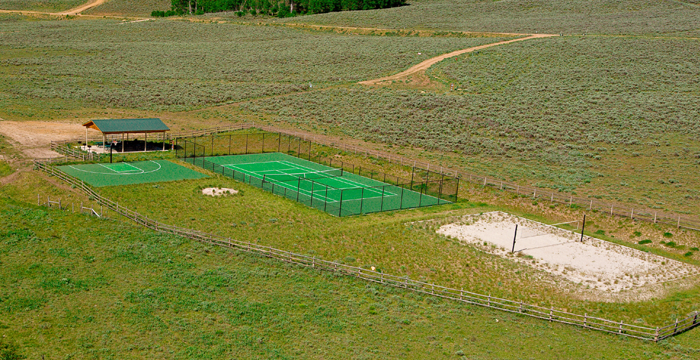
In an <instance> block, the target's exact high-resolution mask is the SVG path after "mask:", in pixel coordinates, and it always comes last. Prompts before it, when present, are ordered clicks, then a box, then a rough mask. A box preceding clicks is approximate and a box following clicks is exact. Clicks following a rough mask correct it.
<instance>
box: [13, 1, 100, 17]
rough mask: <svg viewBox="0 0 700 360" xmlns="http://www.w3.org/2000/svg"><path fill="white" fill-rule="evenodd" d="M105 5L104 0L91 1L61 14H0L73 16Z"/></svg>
mask: <svg viewBox="0 0 700 360" xmlns="http://www.w3.org/2000/svg"><path fill="white" fill-rule="evenodd" d="M104 3H105V0H91V1H88V2H87V3H85V4H83V5H80V6H77V7H74V8H72V9H69V10H66V11H61V12H56V13H52V12H45V11H30V10H0V13H5V14H12V13H15V14H27V15H52V16H75V15H80V13H81V12H83V11H85V10H87V9H91V8H94V7H95V6H100V5H102V4H104Z"/></svg>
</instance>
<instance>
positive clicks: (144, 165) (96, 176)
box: [59, 160, 206, 187]
mask: <svg viewBox="0 0 700 360" xmlns="http://www.w3.org/2000/svg"><path fill="white" fill-rule="evenodd" d="M59 169H61V170H62V171H64V172H65V173H67V174H69V175H71V176H73V177H75V178H77V179H79V180H82V181H85V182H86V183H88V184H90V185H92V186H96V187H102V186H122V185H131V184H143V183H154V182H163V181H177V180H184V179H201V178H204V177H206V175H204V174H201V173H199V172H196V171H194V170H191V169H188V168H186V167H184V166H181V165H178V164H174V163H172V162H170V161H167V160H152V161H139V162H132V163H113V164H109V163H106V164H85V165H65V166H60V167H59Z"/></svg>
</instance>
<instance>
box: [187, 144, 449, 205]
mask: <svg viewBox="0 0 700 360" xmlns="http://www.w3.org/2000/svg"><path fill="white" fill-rule="evenodd" d="M266 139H267V142H266ZM204 140H206V141H205V142H204V144H205V145H203V144H202V142H203V141H204ZM175 144H176V145H175V149H176V156H177V157H178V158H181V159H182V160H183V161H185V162H188V163H190V164H193V165H197V166H199V167H202V168H204V169H207V170H211V171H212V172H215V173H219V174H222V175H224V176H227V177H230V178H233V179H235V180H238V181H241V182H244V183H247V184H250V185H252V186H255V187H258V188H261V189H263V190H266V191H268V192H271V193H273V194H276V195H279V196H283V197H286V198H288V199H292V200H296V201H297V202H300V203H302V204H305V205H307V206H310V207H313V208H317V209H319V210H322V211H325V212H327V213H329V214H332V215H335V216H351V215H360V214H369V213H374V212H382V211H392V210H404V209H414V208H420V207H427V206H433V205H442V204H448V203H451V202H454V201H456V200H457V196H458V191H459V178H456V177H453V176H446V175H445V174H441V173H437V172H434V171H430V170H426V169H420V168H415V167H413V168H411V175H410V179H408V178H402V177H399V176H396V175H389V174H386V173H383V172H379V171H376V170H369V169H367V168H365V169H363V168H362V167H361V166H355V165H354V164H348V163H345V162H343V161H341V160H338V159H333V158H330V157H324V156H322V155H319V154H316V155H314V154H313V151H312V148H313V147H312V145H313V143H312V142H310V141H306V140H303V139H302V138H299V137H296V136H288V135H284V134H281V133H277V134H274V133H254V134H229V135H222V136H214V135H212V136H210V137H207V138H205V139H202V138H178V139H176V143H175ZM266 144H267V145H266ZM207 145H208V146H207ZM207 149H208V150H207ZM264 153H286V154H288V155H291V156H295V157H297V158H300V159H305V160H308V161H311V162H314V163H317V164H321V165H324V166H327V167H330V168H334V169H338V170H339V171H338V172H339V174H347V173H352V174H357V175H359V176H363V177H365V178H369V179H371V180H375V181H379V182H382V183H384V185H367V186H364V187H353V188H342V189H340V188H335V187H333V186H331V185H327V184H323V183H321V182H318V181H314V180H313V179H301V178H299V179H298V180H297V181H292V182H288V183H286V184H280V182H279V181H276V180H267V179H266V178H265V177H263V178H256V177H254V176H250V175H249V174H246V173H244V172H241V171H236V170H233V169H230V168H227V167H224V166H222V165H219V164H216V163H214V162H212V161H209V160H207V158H206V157H207V156H209V157H211V156H229V155H242V154H264ZM363 170H364V171H363ZM295 184H296V186H295ZM285 185H286V186H285ZM294 187H296V189H294ZM365 194H373V195H378V196H367V197H365ZM314 195H315V196H314Z"/></svg>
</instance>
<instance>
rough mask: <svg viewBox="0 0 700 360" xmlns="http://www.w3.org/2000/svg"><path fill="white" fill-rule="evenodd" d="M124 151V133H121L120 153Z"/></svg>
mask: <svg viewBox="0 0 700 360" xmlns="http://www.w3.org/2000/svg"><path fill="white" fill-rule="evenodd" d="M123 153H124V133H122V154H123Z"/></svg>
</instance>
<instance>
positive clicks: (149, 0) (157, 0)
mask: <svg viewBox="0 0 700 360" xmlns="http://www.w3.org/2000/svg"><path fill="white" fill-rule="evenodd" d="M171 3H172V1H170V0H107V2H105V3H104V4H102V5H100V6H96V7H94V8H92V9H89V10H87V11H84V12H83V14H85V15H116V16H120V15H124V16H150V15H151V12H152V11H153V10H170V6H171Z"/></svg>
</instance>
